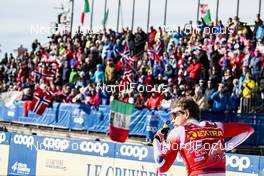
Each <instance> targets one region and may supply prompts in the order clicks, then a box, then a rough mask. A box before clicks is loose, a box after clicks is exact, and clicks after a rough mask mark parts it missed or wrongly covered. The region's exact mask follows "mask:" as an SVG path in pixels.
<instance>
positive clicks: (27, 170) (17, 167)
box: [11, 162, 31, 175]
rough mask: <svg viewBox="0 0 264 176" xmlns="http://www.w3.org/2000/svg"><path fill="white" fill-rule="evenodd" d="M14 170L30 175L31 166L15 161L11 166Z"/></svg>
mask: <svg viewBox="0 0 264 176" xmlns="http://www.w3.org/2000/svg"><path fill="white" fill-rule="evenodd" d="M11 169H12V171H13V172H14V173H16V174H18V175H29V173H30V170H31V169H30V168H28V166H27V164H25V163H19V162H15V163H14V164H13V166H12V167H11Z"/></svg>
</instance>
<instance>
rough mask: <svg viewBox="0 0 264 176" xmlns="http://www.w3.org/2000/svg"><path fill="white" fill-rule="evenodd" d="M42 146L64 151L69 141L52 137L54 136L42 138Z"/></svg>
mask: <svg viewBox="0 0 264 176" xmlns="http://www.w3.org/2000/svg"><path fill="white" fill-rule="evenodd" d="M42 144H43V146H44V147H45V149H48V150H49V149H52V150H59V151H61V152H62V151H65V150H66V149H68V147H69V141H68V140H66V139H54V138H44V140H43V143H42Z"/></svg>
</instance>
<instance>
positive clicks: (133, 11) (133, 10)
mask: <svg viewBox="0 0 264 176" xmlns="http://www.w3.org/2000/svg"><path fill="white" fill-rule="evenodd" d="M135 1H136V0H133V7H132V23H131V30H132V32H133V28H134V19H135Z"/></svg>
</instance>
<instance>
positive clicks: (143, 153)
mask: <svg viewBox="0 0 264 176" xmlns="http://www.w3.org/2000/svg"><path fill="white" fill-rule="evenodd" d="M120 154H121V155H123V156H128V157H131V156H132V157H134V158H138V159H139V160H142V159H144V158H146V157H147V156H148V149H147V148H146V147H138V146H131V145H122V146H121V147H120Z"/></svg>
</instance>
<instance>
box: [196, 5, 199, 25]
mask: <svg viewBox="0 0 264 176" xmlns="http://www.w3.org/2000/svg"><path fill="white" fill-rule="evenodd" d="M199 14H200V0H198V4H197V19H196V21H198V20H199Z"/></svg>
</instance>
